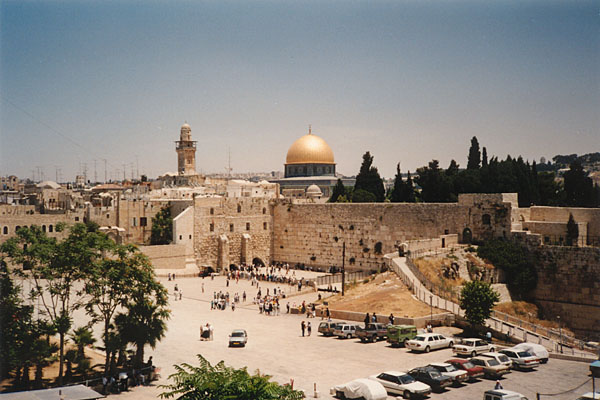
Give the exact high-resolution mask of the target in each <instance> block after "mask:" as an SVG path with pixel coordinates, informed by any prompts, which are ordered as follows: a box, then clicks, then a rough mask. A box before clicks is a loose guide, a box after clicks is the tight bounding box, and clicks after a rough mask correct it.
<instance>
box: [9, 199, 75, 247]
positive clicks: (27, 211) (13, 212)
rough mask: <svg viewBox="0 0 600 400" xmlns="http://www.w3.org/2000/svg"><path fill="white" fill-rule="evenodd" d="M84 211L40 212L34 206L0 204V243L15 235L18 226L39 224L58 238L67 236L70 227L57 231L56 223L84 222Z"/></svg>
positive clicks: (49, 234)
mask: <svg viewBox="0 0 600 400" xmlns="http://www.w3.org/2000/svg"><path fill="white" fill-rule="evenodd" d="M83 220H84V212H83V210H78V211H76V212H67V213H65V214H38V213H35V212H34V206H10V205H2V206H0V243H3V242H5V241H6V240H7V239H8V238H11V237H13V236H15V233H16V230H17V228H18V227H22V226H31V225H38V226H40V227H41V228H42V230H43V231H45V232H46V233H47V234H48V236H50V237H54V238H57V239H62V238H64V237H66V236H67V235H68V233H69V230H68V229H65V230H64V231H63V232H57V231H56V224H59V223H64V224H66V225H67V226H68V225H72V224H74V223H77V222H83Z"/></svg>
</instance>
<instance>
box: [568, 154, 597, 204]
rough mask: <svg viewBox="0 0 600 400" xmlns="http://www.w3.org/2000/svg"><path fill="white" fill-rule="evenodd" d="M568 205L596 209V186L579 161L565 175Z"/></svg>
mask: <svg viewBox="0 0 600 400" xmlns="http://www.w3.org/2000/svg"><path fill="white" fill-rule="evenodd" d="M563 177H564V185H565V196H566V205H567V206H572V207H596V206H598V204H596V199H595V193H594V184H593V181H592V179H591V178H588V177H587V173H586V172H585V171H584V170H583V167H582V166H581V164H580V163H579V161H575V162H573V163H572V164H571V165H570V166H569V170H568V171H567V172H565V173H564V175H563Z"/></svg>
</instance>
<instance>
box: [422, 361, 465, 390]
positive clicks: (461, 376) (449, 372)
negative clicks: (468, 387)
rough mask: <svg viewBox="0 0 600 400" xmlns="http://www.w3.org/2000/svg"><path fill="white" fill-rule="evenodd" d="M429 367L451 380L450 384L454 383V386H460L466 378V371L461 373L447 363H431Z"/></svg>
mask: <svg viewBox="0 0 600 400" xmlns="http://www.w3.org/2000/svg"><path fill="white" fill-rule="evenodd" d="M429 366H431V367H433V368H435V369H437V370H438V371H440V373H441V374H442V375H444V376H447V377H448V378H452V382H454V384H455V385H460V384H461V383H462V382H464V381H466V380H467V378H468V374H467V371H461V370H459V369H458V368H456V367H455V366H454V365H452V364H449V363H431V364H429Z"/></svg>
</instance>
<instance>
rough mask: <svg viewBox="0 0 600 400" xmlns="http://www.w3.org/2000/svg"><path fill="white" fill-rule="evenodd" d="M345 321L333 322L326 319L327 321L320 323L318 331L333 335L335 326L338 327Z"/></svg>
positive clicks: (325, 334) (324, 334)
mask: <svg viewBox="0 0 600 400" xmlns="http://www.w3.org/2000/svg"><path fill="white" fill-rule="evenodd" d="M343 323H344V322H331V321H326V322H321V323H320V324H319V328H318V329H317V331H318V332H319V333H320V334H322V335H323V336H333V332H334V331H335V328H337V327H338V326H339V325H341V324H343Z"/></svg>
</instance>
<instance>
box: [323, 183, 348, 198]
mask: <svg viewBox="0 0 600 400" xmlns="http://www.w3.org/2000/svg"><path fill="white" fill-rule="evenodd" d="M341 196H346V188H345V186H344V183H343V182H342V180H341V179H338V180H337V183H336V184H335V186H334V187H333V191H332V192H331V197H330V198H329V200H328V201H327V202H328V203H336V202H337V201H338V199H339V198H340V197H341Z"/></svg>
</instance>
